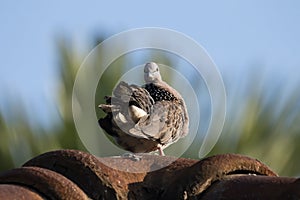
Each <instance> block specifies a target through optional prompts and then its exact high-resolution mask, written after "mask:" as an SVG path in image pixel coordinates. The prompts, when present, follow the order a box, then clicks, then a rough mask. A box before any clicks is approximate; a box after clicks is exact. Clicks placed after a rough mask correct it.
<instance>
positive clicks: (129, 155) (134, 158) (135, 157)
mask: <svg viewBox="0 0 300 200" xmlns="http://www.w3.org/2000/svg"><path fill="white" fill-rule="evenodd" d="M121 157H122V158H126V159H130V160H132V161H140V160H142V156H138V155H136V154H134V153H130V152H127V153H124V154H123V155H122V156H121Z"/></svg>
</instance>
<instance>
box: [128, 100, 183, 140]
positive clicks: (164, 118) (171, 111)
mask: <svg viewBox="0 0 300 200" xmlns="http://www.w3.org/2000/svg"><path fill="white" fill-rule="evenodd" d="M183 118H184V115H183V112H182V108H181V107H180V106H179V105H176V104H175V103H174V102H170V101H159V102H156V103H155V105H154V106H153V107H152V110H151V112H150V114H149V115H148V116H146V117H144V118H142V119H141V120H140V121H139V122H138V123H137V124H136V125H135V126H134V127H133V128H132V129H129V134H130V135H132V136H134V137H140V138H146V139H152V140H157V141H159V142H160V143H161V144H167V143H170V142H174V141H177V140H178V139H179V138H180V137H181V133H178V131H179V132H181V128H182V126H183Z"/></svg>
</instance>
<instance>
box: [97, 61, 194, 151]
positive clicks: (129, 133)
mask: <svg viewBox="0 0 300 200" xmlns="http://www.w3.org/2000/svg"><path fill="white" fill-rule="evenodd" d="M144 81H145V85H143V86H137V85H134V84H131V85H129V84H128V83H126V82H123V81H121V82H120V83H119V84H118V85H117V86H116V88H115V90H114V91H113V95H112V96H105V101H106V104H100V105H99V108H101V109H102V110H103V111H104V112H105V113H106V116H105V117H104V118H100V119H99V121H98V122H99V125H100V127H101V128H102V129H104V130H105V132H106V133H108V134H109V135H111V136H112V137H113V138H114V139H115V142H116V143H117V144H118V145H119V146H120V147H122V148H123V149H125V150H127V151H130V152H133V153H148V152H153V151H158V152H159V154H160V155H164V152H163V149H165V148H166V147H168V146H169V145H171V144H173V143H175V142H177V141H178V140H179V139H180V138H182V137H185V136H186V135H187V134H188V131H189V117H188V112H187V108H186V104H185V101H184V99H183V98H182V96H181V95H180V94H179V93H178V92H177V91H176V90H175V89H174V88H172V87H171V86H170V85H168V84H167V83H166V82H164V81H163V80H162V77H161V75H160V71H159V67H158V65H157V64H156V63H154V62H150V63H147V64H146V65H145V67H144Z"/></svg>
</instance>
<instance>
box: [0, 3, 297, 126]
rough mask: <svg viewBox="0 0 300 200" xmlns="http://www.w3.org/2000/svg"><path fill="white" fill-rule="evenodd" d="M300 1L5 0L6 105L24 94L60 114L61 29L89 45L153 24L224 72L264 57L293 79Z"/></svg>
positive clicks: (0, 6)
mask: <svg viewBox="0 0 300 200" xmlns="http://www.w3.org/2000/svg"><path fill="white" fill-rule="evenodd" d="M299 9H300V1H296V0H294V1H291V0H287V1H271V0H265V1H260V0H252V1H250V0H247V1H238V0H227V1H215V0H213V1H196V0H193V1H185V2H174V1H170V0H164V1H158V0H154V1H149V2H148V1H137V0H131V1H115V0H111V1H106V2H104V1H103V3H101V2H100V1H85V2H83V1H80V2H79V1H77V2H74V1H70V0H66V1H57V0H56V1H47V2H46V1H37V0H36V1H33V0H31V1H14V0H10V1H8V0H7V1H1V2H0V24H1V31H0V44H1V47H0V59H1V65H0V93H1V96H0V105H1V104H2V109H3V102H4V101H5V100H7V99H6V98H7V96H11V97H13V98H15V101H16V102H18V99H21V100H22V101H23V102H24V103H25V105H26V106H27V108H28V109H29V110H32V111H36V113H37V118H40V119H42V121H43V120H44V121H47V120H48V117H49V116H50V115H53V114H55V113H53V110H55V99H54V96H53V94H52V93H53V88H54V87H55V85H56V81H57V80H56V73H57V71H56V69H57V63H58V59H57V54H56V53H57V52H56V51H55V50H56V47H55V39H56V38H57V36H60V35H64V36H66V37H69V38H70V39H71V40H72V41H74V42H75V43H76V44H77V46H79V47H82V48H83V49H84V48H86V50H88V49H89V48H92V47H90V46H88V45H87V44H88V43H89V42H90V41H91V39H92V37H93V36H94V34H95V32H99V33H101V32H102V31H103V33H106V34H114V33H118V32H120V31H123V30H127V29H131V28H140V27H149V26H150V27H153V26H154V27H164V28H170V29H174V30H177V31H180V32H182V33H184V34H186V35H188V36H190V37H192V38H194V39H195V40H196V41H197V42H198V43H200V44H201V45H202V46H203V47H204V48H205V49H206V50H207V51H208V53H209V54H210V56H211V57H212V58H213V60H214V61H215V63H216V64H217V66H218V67H219V69H220V71H221V72H222V74H227V75H228V74H234V73H235V74H236V73H241V72H245V71H246V69H248V68H251V67H252V65H257V64H260V65H261V66H263V67H264V68H266V69H267V74H268V76H270V77H271V78H275V77H279V78H280V79H284V80H286V84H290V85H293V84H295V83H296V82H297V81H298V80H299V79H300V77H299V76H300V75H299V74H300V73H299V72H300V25H299V24H300V12H299ZM298 83H299V82H298ZM0 108H1V107H0Z"/></svg>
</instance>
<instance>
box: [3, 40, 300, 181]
mask: <svg viewBox="0 0 300 200" xmlns="http://www.w3.org/2000/svg"><path fill="white" fill-rule="evenodd" d="M101 41H102V38H101V37H100V39H99V38H97V39H96V40H95V44H98V43H99V42H101ZM57 44H58V45H57V46H58V48H57V52H58V56H59V63H58V71H59V80H60V85H59V89H58V90H57V91H56V93H57V94H56V96H57V97H58V99H57V106H58V110H59V113H60V116H61V122H60V124H58V125H57V124H53V127H52V128H50V129H44V128H43V127H40V126H38V125H37V126H34V127H32V125H31V122H30V120H29V119H30V116H27V114H26V112H24V111H22V109H18V110H16V109H15V110H12V111H11V112H14V113H15V114H14V115H12V117H11V116H10V117H9V118H8V117H6V115H4V113H3V112H4V111H1V112H0V171H3V170H6V169H9V168H13V167H18V166H20V165H22V164H23V163H24V162H25V161H26V160H28V159H30V158H32V157H34V156H36V155H38V154H40V153H43V152H46V151H50V150H53V149H64V148H69V149H80V150H85V148H84V146H83V145H82V143H81V141H80V139H79V137H78V135H77V133H76V129H75V126H74V122H73V117H72V90H73V84H74V80H75V76H76V72H77V70H78V68H79V66H80V64H81V62H82V60H83V58H84V54H83V53H79V50H78V51H76V50H77V49H76V48H74V47H73V46H72V44H71V43H70V42H67V41H66V40H59V41H58V43H57ZM152 59H153V61H159V60H164V61H163V63H166V64H169V65H172V60H167V59H166V58H164V57H160V55H159V54H153V55H152ZM98 62H101V55H99V57H98V60H97V61H95V64H96V65H97V63H98ZM114 65H115V66H117V67H115V68H114V67H111V68H109V69H108V70H106V71H105V76H103V77H102V78H101V80H100V81H99V85H101V84H102V88H105V90H101V93H97V95H96V99H95V107H96V105H97V104H100V103H101V102H103V101H104V100H103V96H104V95H108V94H110V93H111V90H112V88H113V87H114V84H115V82H116V80H118V78H119V77H120V76H121V75H122V73H124V72H125V71H126V69H125V68H124V71H121V70H120V66H123V65H124V66H126V65H130V62H129V61H126V60H124V59H123V60H122V59H121V60H118V61H117V62H116V63H114ZM258 73H259V72H258ZM253 77H254V78H253ZM164 78H165V79H167V80H168V79H170V77H164ZM225 80H226V81H225V86H226V89H227V94H228V110H227V118H226V122H225V125H224V129H223V132H222V135H221V137H220V139H219V140H218V143H217V144H216V146H215V147H214V149H213V150H212V152H211V153H210V155H212V154H221V153H229V152H230V153H241V154H245V155H248V156H252V157H254V158H257V159H259V160H261V161H262V162H264V163H266V164H267V165H269V166H270V167H271V168H272V169H274V170H275V171H276V172H278V173H279V174H280V175H291V176H295V175H299V174H300V160H299V159H298V153H300V145H299V144H300V124H299V122H300V106H299V102H300V94H299V92H298V91H297V88H296V87H295V88H294V90H292V91H291V92H290V93H289V94H288V95H286V98H285V99H283V98H282V96H281V92H282V91H283V90H285V88H284V87H281V86H280V84H278V85H279V86H276V85H274V84H272V83H268V82H264V79H263V78H262V77H260V76H258V75H257V74H251V73H250V74H249V79H247V80H246V85H245V86H244V87H241V88H239V90H234V89H233V87H232V84H231V83H230V81H229V80H227V79H226V77H225ZM282 85H283V84H282ZM8 102H10V101H9V100H8ZM9 104H10V105H9ZM21 105H22V104H21ZM7 106H8V107H11V108H13V107H15V105H14V102H13V101H12V102H10V103H8V105H7ZM18 107H19V108H20V103H19V105H18ZM96 110H97V109H96ZM101 114H103V113H101V112H100V111H99V110H97V115H98V116H101ZM198 150H199V146H197V147H196V146H195V145H193V146H191V148H190V149H189V150H188V151H187V152H186V153H185V154H184V156H186V157H192V158H197V155H198Z"/></svg>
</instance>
